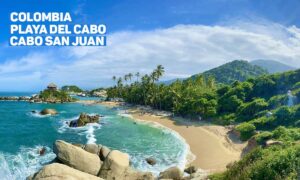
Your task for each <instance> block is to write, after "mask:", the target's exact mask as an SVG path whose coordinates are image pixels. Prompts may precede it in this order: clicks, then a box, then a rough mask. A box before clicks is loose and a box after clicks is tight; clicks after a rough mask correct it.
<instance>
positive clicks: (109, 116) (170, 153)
mask: <svg viewBox="0 0 300 180" xmlns="http://www.w3.org/2000/svg"><path fill="white" fill-rule="evenodd" d="M31 94H33V93H0V96H26V95H31ZM44 108H53V109H56V110H57V111H58V112H59V114H58V115H55V116H41V115H39V114H36V113H32V112H31V111H41V110H42V109H44ZM81 112H85V113H88V114H100V115H103V116H104V117H102V118H101V120H100V123H99V124H96V123H95V124H89V125H87V126H85V127H80V128H69V127H68V126H67V124H66V122H68V121H71V120H74V119H76V118H78V117H79V114H80V113H81ZM132 120H133V119H131V117H130V116H129V115H127V114H126V112H125V111H124V110H122V109H121V108H109V107H105V106H102V105H83V104H80V103H66V104H37V103H28V102H16V101H0V177H1V179H4V180H6V179H9V180H12V179H17V180H19V179H26V177H27V176H29V175H31V174H32V173H34V172H36V171H37V170H39V169H40V168H41V167H42V166H43V165H45V164H47V163H49V162H51V161H52V160H53V159H54V158H55V154H54V153H53V152H52V146H53V142H54V141H55V140H57V139H61V140H65V141H67V142H72V143H82V144H86V143H96V144H103V145H105V146H108V147H110V148H111V149H117V150H120V151H124V152H126V153H128V154H129V155H130V162H131V164H132V166H133V167H135V168H136V169H139V170H142V171H151V172H153V173H154V174H158V172H159V171H162V170H164V169H166V168H168V167H171V166H174V165H176V166H179V167H181V168H183V167H184V165H185V162H186V155H187V153H188V145H187V144H186V143H185V142H184V140H183V139H182V138H181V137H180V136H178V135H177V134H176V133H174V132H172V131H170V130H168V129H165V128H162V127H159V126H155V125H149V124H145V123H137V124H135V123H134V121H132ZM43 147H46V149H47V151H46V154H45V155H43V156H40V155H39V150H40V149H41V148H43ZM148 157H153V158H155V159H156V160H157V164H156V165H154V166H151V165H148V164H147V162H146V161H145V158H148Z"/></svg>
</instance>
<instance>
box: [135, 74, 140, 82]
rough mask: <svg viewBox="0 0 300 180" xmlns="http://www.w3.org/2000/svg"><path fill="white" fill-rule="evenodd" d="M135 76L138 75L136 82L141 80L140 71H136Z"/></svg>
mask: <svg viewBox="0 0 300 180" xmlns="http://www.w3.org/2000/svg"><path fill="white" fill-rule="evenodd" d="M135 76H136V82H139V77H140V73H139V72H137V73H135Z"/></svg>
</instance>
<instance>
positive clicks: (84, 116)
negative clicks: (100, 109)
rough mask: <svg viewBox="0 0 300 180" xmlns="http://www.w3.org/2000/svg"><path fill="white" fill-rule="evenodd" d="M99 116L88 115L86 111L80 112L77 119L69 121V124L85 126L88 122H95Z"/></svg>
mask: <svg viewBox="0 0 300 180" xmlns="http://www.w3.org/2000/svg"><path fill="white" fill-rule="evenodd" d="M99 118H100V116H99V115H95V116H90V115H88V114H86V113H81V114H80V116H79V118H78V119H76V120H74V121H71V122H70V124H69V126H70V127H81V126H85V125H86V124H88V123H97V122H98V121H99Z"/></svg>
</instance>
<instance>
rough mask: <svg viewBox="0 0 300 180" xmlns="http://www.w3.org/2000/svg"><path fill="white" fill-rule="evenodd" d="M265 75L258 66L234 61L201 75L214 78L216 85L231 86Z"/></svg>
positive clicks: (265, 71) (265, 72) (264, 71)
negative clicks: (236, 82) (237, 82)
mask: <svg viewBox="0 0 300 180" xmlns="http://www.w3.org/2000/svg"><path fill="white" fill-rule="evenodd" d="M267 73H268V71H267V70H265V69H263V68H261V67H260V66H256V65H252V64H250V63H249V62H247V61H243V60H235V61H232V62H229V63H226V64H224V65H222V66H219V67H217V68H214V69H211V70H208V71H205V72H204V73H202V75H204V77H210V76H211V77H214V78H215V79H216V82H218V83H224V84H231V83H233V82H234V81H246V80H247V79H249V78H254V77H257V76H260V75H263V74H267ZM196 76H197V75H194V76H192V77H191V78H192V79H194V78H195V77H196Z"/></svg>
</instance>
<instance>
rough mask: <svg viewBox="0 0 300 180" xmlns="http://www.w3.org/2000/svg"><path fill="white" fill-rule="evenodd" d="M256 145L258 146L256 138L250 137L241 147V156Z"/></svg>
mask: <svg viewBox="0 0 300 180" xmlns="http://www.w3.org/2000/svg"><path fill="white" fill-rule="evenodd" d="M257 146H258V144H257V141H256V139H255V138H254V137H252V138H251V139H249V140H248V144H247V146H246V147H245V148H244V149H243V151H242V156H244V155H246V154H247V153H249V152H250V151H251V150H253V149H254V148H256V147H257Z"/></svg>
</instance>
